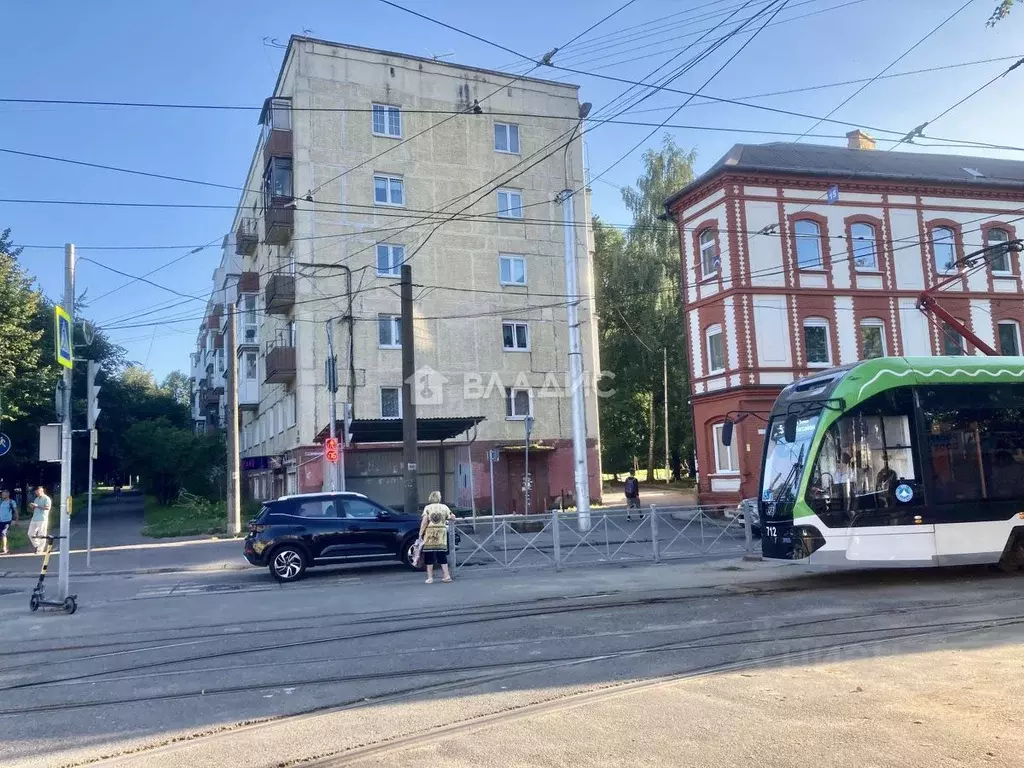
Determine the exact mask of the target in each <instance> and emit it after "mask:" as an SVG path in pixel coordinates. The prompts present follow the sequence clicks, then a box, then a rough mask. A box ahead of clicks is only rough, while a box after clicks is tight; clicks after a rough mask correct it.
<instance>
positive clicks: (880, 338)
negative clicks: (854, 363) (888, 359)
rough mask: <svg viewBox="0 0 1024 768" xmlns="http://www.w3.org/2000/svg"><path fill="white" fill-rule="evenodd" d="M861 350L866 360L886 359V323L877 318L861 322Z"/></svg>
mask: <svg viewBox="0 0 1024 768" xmlns="http://www.w3.org/2000/svg"><path fill="white" fill-rule="evenodd" d="M860 349H861V355H862V357H863V359H864V360H871V359H872V358H875V357H885V323H883V322H882V321H881V320H878V319H875V318H871V319H868V320H862V321H861V323H860Z"/></svg>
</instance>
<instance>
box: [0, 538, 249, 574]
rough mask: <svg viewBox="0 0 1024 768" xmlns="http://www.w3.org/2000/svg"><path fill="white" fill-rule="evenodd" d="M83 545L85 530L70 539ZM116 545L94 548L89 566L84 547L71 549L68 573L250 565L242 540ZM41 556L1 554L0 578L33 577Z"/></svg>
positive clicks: (52, 567)
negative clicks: (69, 571)
mask: <svg viewBox="0 0 1024 768" xmlns="http://www.w3.org/2000/svg"><path fill="white" fill-rule="evenodd" d="M72 541H74V542H75V543H76V544H84V543H85V536H84V533H83V535H82V536H80V537H78V538H73V539H72ZM148 541H151V542H152V543H146V544H126V545H122V546H115V547H99V548H97V547H93V550H92V568H91V569H87V568H86V567H85V548H84V547H75V548H74V549H72V550H71V572H72V573H73V574H75V575H76V576H114V575H127V574H146V573H178V572H190V571H222V570H243V569H246V568H251V567H252V566H250V565H249V564H248V563H246V562H245V560H244V559H243V557H242V540H241V539H211V538H208V537H207V538H201V539H197V538H191V539H186V540H176V541H167V540H163V541H155V540H152V539H150V540H148ZM42 559H43V558H42V555H36V554H34V553H26V554H18V555H4V556H0V578H4V577H6V578H19V577H22V578H24V577H29V576H36V575H38V573H39V567H40V564H41V562H42ZM56 567H57V553H56V552H54V553H53V555H51V556H50V572H51V573H53V572H55V571H56Z"/></svg>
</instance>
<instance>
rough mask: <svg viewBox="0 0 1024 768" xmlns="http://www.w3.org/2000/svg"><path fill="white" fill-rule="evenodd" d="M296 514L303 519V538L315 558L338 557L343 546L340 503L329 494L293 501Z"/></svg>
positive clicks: (342, 523) (342, 522) (342, 521)
mask: <svg viewBox="0 0 1024 768" xmlns="http://www.w3.org/2000/svg"><path fill="white" fill-rule="evenodd" d="M293 505H294V515H295V516H296V517H298V518H300V520H301V524H302V526H303V532H302V534H301V538H302V540H303V542H304V543H305V544H306V548H307V549H308V550H309V553H310V555H312V557H313V559H314V560H317V559H323V558H328V559H329V558H332V557H338V556H339V553H338V550H339V549H341V548H342V546H343V534H344V520H343V519H342V518H339V512H340V510H339V506H340V505H339V504H338V502H337V500H335V499H332V498H331V497H329V496H313V497H310V498H303V499H295V500H294V501H293Z"/></svg>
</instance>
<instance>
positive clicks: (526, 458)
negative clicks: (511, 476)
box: [523, 416, 533, 515]
mask: <svg viewBox="0 0 1024 768" xmlns="http://www.w3.org/2000/svg"><path fill="white" fill-rule="evenodd" d="M523 424H524V425H525V426H526V445H525V448H524V450H523V493H524V494H525V498H526V508H525V509H524V510H523V514H524V515H528V514H530V490H531V489H530V485H531V483H530V430H531V429H532V428H533V417H532V416H527V417H526V419H525V420H524V421H523Z"/></svg>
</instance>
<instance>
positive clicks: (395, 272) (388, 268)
mask: <svg viewBox="0 0 1024 768" xmlns="http://www.w3.org/2000/svg"><path fill="white" fill-rule="evenodd" d="M404 263H405V246H404V245H391V244H389V243H377V276H378V277H401V275H402V264H404Z"/></svg>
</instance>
